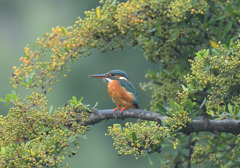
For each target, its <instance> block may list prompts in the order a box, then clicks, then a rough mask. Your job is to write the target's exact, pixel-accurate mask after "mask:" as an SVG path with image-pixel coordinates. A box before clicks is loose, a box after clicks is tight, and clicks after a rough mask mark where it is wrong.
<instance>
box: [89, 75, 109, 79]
mask: <svg viewBox="0 0 240 168" xmlns="http://www.w3.org/2000/svg"><path fill="white" fill-rule="evenodd" d="M88 77H91V78H107V77H108V76H107V75H106V74H96V75H89V76H88Z"/></svg>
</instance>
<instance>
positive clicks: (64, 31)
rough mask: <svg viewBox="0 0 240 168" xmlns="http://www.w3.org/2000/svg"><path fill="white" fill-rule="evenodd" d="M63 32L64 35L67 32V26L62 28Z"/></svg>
mask: <svg viewBox="0 0 240 168" xmlns="http://www.w3.org/2000/svg"><path fill="white" fill-rule="evenodd" d="M62 34H64V35H65V34H66V29H65V27H63V28H62Z"/></svg>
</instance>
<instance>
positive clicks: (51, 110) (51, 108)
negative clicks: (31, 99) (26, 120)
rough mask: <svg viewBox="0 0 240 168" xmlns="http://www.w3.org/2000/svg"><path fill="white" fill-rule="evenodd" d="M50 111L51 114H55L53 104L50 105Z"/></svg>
mask: <svg viewBox="0 0 240 168" xmlns="http://www.w3.org/2000/svg"><path fill="white" fill-rule="evenodd" d="M48 112H49V114H50V115H52V114H53V105H51V106H50V107H49V109H48Z"/></svg>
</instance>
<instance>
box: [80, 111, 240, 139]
mask: <svg viewBox="0 0 240 168" xmlns="http://www.w3.org/2000/svg"><path fill="white" fill-rule="evenodd" d="M125 118H137V119H142V120H149V121H157V122H159V123H161V121H162V120H166V119H167V117H166V116H163V115H161V114H159V113H154V112H151V111H144V110H140V109H126V110H124V111H123V113H120V110H117V111H116V112H115V113H114V112H113V109H106V110H96V109H94V110H93V112H92V113H90V115H89V118H88V121H87V122H84V123H82V122H81V120H79V121H78V123H79V124H81V125H94V124H97V123H99V122H101V121H103V120H108V119H125ZM180 131H181V132H183V133H185V134H190V133H192V132H202V131H208V132H226V133H232V134H240V120H227V119H226V120H206V119H200V120H192V122H190V123H188V124H187V126H186V127H184V128H183V129H182V130H180Z"/></svg>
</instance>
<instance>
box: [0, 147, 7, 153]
mask: <svg viewBox="0 0 240 168" xmlns="http://www.w3.org/2000/svg"><path fill="white" fill-rule="evenodd" d="M1 152H2V155H5V154H6V148H5V147H3V146H2V147H1Z"/></svg>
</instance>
